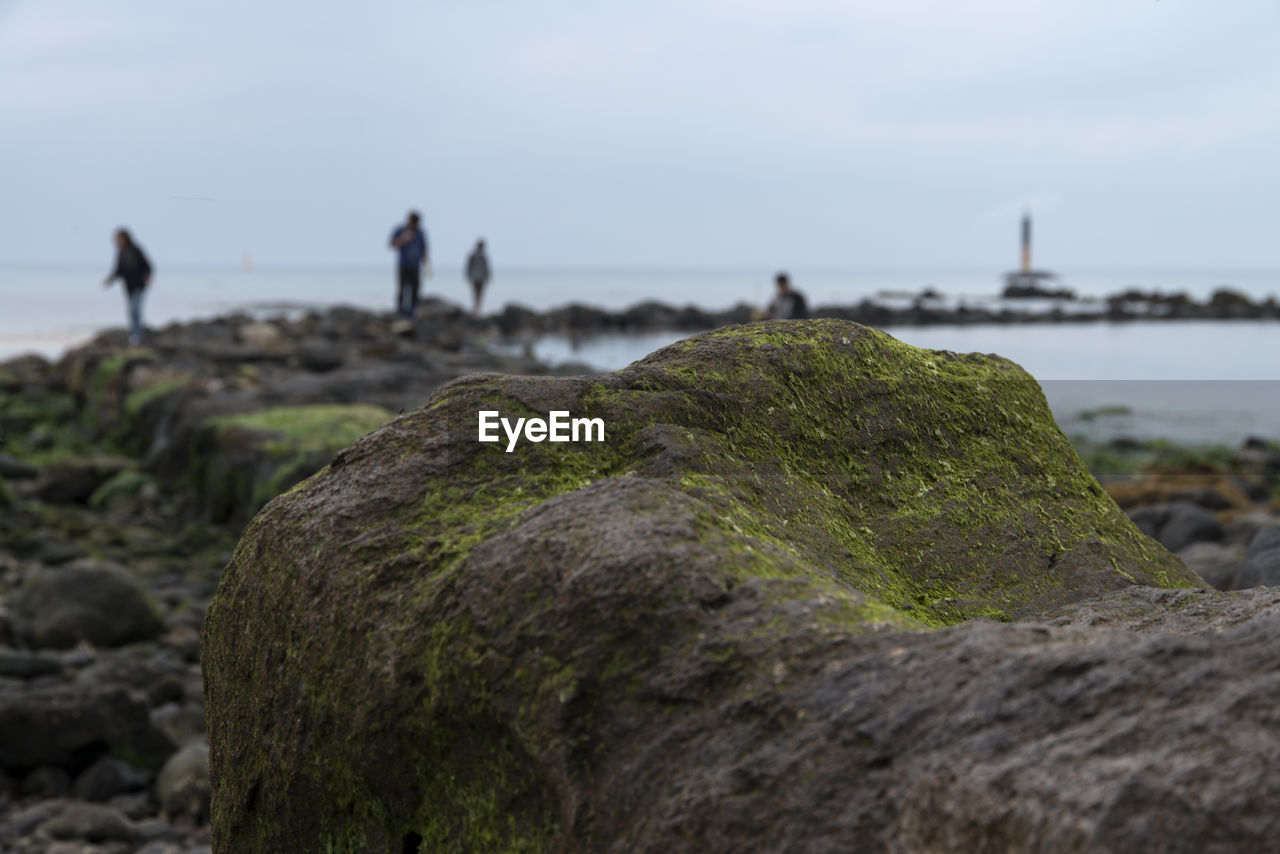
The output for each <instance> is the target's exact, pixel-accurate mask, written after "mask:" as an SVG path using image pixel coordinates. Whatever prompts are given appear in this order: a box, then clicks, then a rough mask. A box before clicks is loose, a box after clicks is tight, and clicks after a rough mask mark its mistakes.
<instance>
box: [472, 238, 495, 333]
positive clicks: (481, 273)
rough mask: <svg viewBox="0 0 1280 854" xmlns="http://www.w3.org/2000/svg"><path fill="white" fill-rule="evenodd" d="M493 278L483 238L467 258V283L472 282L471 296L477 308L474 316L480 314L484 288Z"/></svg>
mask: <svg viewBox="0 0 1280 854" xmlns="http://www.w3.org/2000/svg"><path fill="white" fill-rule="evenodd" d="M491 276H492V274H491V273H490V271H489V256H488V255H486V254H485V251H484V239H483V238H481V239H480V240H477V241H476V248H475V249H472V250H471V254H470V255H468V256H467V281H469V282H471V295H472V297H474V299H475V306H474V307H473V308H472V309H471V313H472V314H473V315H477V316H478V315H479V314H480V299H481V298H482V297H483V296H484V287H485V285H487V284H489V279H490V277H491Z"/></svg>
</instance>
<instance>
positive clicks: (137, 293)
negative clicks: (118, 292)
mask: <svg viewBox="0 0 1280 854" xmlns="http://www.w3.org/2000/svg"><path fill="white" fill-rule="evenodd" d="M113 239H114V240H115V244H116V266H115V269H113V270H112V271H111V273H110V275H108V276H107V277H106V278H105V279H103V280H102V286H103V287H104V288H109V287H111V283H112V282H114V281H115V280H116V279H121V280H123V281H124V294H125V300H126V306H127V308H128V312H129V345H130V346H131V347H136V346H138V345H139V344H141V343H142V332H143V328H142V298H143V296H144V295H145V294H146V292H147V286H148V285H150V284H151V262H150V261H149V260H147V256H146V253H144V252H143V251H142V247H141V246H139V245H138V244H136V243H134V242H133V236H132V235H130V234H129V231H128V230H127V229H124V228H117V229H116V233H115V236H114V238H113Z"/></svg>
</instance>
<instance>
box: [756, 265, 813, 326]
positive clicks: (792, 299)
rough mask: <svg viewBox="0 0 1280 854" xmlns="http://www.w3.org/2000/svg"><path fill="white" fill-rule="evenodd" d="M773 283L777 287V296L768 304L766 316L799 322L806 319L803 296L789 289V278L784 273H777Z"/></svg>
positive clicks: (807, 312) (806, 309) (805, 306)
mask: <svg viewBox="0 0 1280 854" xmlns="http://www.w3.org/2000/svg"><path fill="white" fill-rule="evenodd" d="M773 281H774V284H776V285H777V287H778V294H777V296H775V297H774V298H773V302H772V303H770V304H769V311H768V314H767V315H766V316H767V317H772V318H775V319H777V320H799V319H801V318H805V317H808V316H809V306H808V304H807V303H806V302H805V299H804V294H802V293H800V292H799V291H797V290H796V289H795V288H793V287H791V279H790V277H789V276H787V274H786V273H779V274H778V275H777V276H775V277H774V280H773Z"/></svg>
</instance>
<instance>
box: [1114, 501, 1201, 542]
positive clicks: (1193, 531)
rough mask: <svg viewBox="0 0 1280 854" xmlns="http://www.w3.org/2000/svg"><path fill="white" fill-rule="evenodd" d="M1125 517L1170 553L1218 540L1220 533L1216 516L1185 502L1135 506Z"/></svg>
mask: <svg viewBox="0 0 1280 854" xmlns="http://www.w3.org/2000/svg"><path fill="white" fill-rule="evenodd" d="M1128 514H1129V518H1130V519H1132V520H1133V523H1134V524H1135V525H1137V526H1138V528H1139V529H1140V530H1141V531H1142V532H1143V533H1144V534H1146V535H1147V536H1149V537H1152V538H1154V539H1156V540H1159V542H1160V544H1161V545H1163V546H1164V547H1165V548H1167V549H1168V550H1169V551H1172V552H1176V551H1180V550H1182V549H1184V548H1186V547H1187V546H1189V545H1191V544H1192V543H1197V542H1203V541H1207V540H1221V539H1222V537H1223V534H1224V531H1223V528H1222V523H1221V522H1219V521H1218V519H1217V517H1216V516H1214V515H1213V514H1212V513H1210V512H1209V511H1208V510H1205V509H1204V508H1203V507H1199V506H1197V505H1195V504H1192V503H1191V502H1188V501H1172V502H1169V503H1167V504H1151V505H1148V506H1145V507H1135V508H1133V509H1132V510H1129V511H1128Z"/></svg>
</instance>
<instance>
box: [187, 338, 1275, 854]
mask: <svg viewBox="0 0 1280 854" xmlns="http://www.w3.org/2000/svg"><path fill="white" fill-rule="evenodd" d="M478 409H497V410H500V411H501V412H502V413H503V415H506V416H510V417H516V416H530V415H540V416H545V415H546V414H547V412H548V411H549V410H552V409H557V410H560V409H563V410H569V411H571V412H572V413H573V414H574V415H575V416H585V417H600V418H603V419H604V422H605V424H606V425H607V428H606V429H607V437H606V438H607V440H606V442H604V443H600V444H577V445H550V444H547V443H542V444H525V445H523V446H520V447H518V448H516V449H515V451H514V452H513V453H505V452H504V450H503V448H502V447H500V446H498V445H489V444H480V443H478V442H477V441H476V412H477V410H478ZM1135 583H1141V584H1147V585H1158V586H1160V587H1177V586H1191V585H1197V586H1198V585H1200V583H1201V582H1200V581H1199V579H1198V578H1196V577H1195V576H1194V575H1193V574H1192V573H1190V572H1189V571H1188V570H1186V568H1185V567H1184V566H1183V565H1182V564H1181V563H1180V562H1178V561H1177V559H1176V558H1174V557H1173V556H1172V555H1170V554H1169V553H1168V552H1166V551H1164V550H1163V549H1162V548H1160V547H1159V546H1158V545H1157V544H1155V543H1154V542H1152V541H1151V540H1149V539H1148V538H1146V537H1145V536H1143V535H1142V534H1140V533H1139V532H1138V531H1137V530H1136V529H1135V528H1134V527H1133V526H1132V524H1131V523H1130V522H1129V521H1128V520H1127V518H1125V516H1124V515H1123V513H1121V512H1120V510H1119V509H1118V508H1117V507H1116V505H1115V504H1114V503H1113V502H1112V501H1111V500H1110V499H1109V498H1107V497H1106V496H1105V495H1104V494H1103V493H1102V492H1101V490H1100V488H1099V487H1098V486H1097V483H1096V482H1095V481H1094V480H1093V478H1092V477H1090V476H1089V475H1088V473H1087V472H1086V471H1085V470H1084V468H1083V466H1081V465H1080V463H1079V461H1078V459H1077V457H1076V455H1075V453H1074V451H1073V450H1072V449H1071V447H1070V445H1069V444H1068V443H1067V442H1066V440H1065V439H1064V438H1063V436H1062V434H1061V433H1060V431H1058V429H1057V428H1056V426H1055V425H1054V423H1053V421H1052V418H1051V417H1050V415H1049V413H1048V410H1047V407H1046V406H1045V403H1044V399H1043V396H1042V395H1041V393H1040V391H1039V388H1038V386H1036V384H1035V382H1034V381H1033V380H1032V379H1031V378H1030V377H1029V376H1027V375H1026V374H1025V373H1024V372H1022V371H1021V370H1020V369H1018V368H1017V367H1016V366H1014V365H1012V364H1010V363H1008V362H1006V361H1003V360H1000V359H997V358H994V357H985V356H977V355H968V356H960V355H956V354H951V353H935V352H930V351H921V350H916V349H914V348H910V347H906V346H905V345H902V344H899V343H898V342H896V341H894V340H893V339H891V338H889V337H888V336H885V335H883V334H880V333H875V332H872V331H870V330H867V329H864V328H861V327H857V326H855V325H852V324H847V323H839V322H833V321H813V322H802V323H770V324H761V325H756V326H752V327H744V328H734V329H727V330H723V331H720V332H716V333H711V334H708V335H703V336H698V337H696V338H693V339H689V340H688V341H685V342H681V343H680V344H677V345H674V346H673V347H670V348H667V349H665V350H662V351H659V352H658V353H656V354H654V355H653V356H650V357H649V358H647V359H645V360H642V361H641V362H638V363H636V364H635V365H633V366H631V367H630V368H628V369H626V370H624V371H621V372H619V373H617V374H613V375H610V376H606V377H602V378H599V379H551V378H527V377H526V378H517V377H500V376H494V375H490V376H480V377H472V378H467V379H464V380H461V381H458V382H455V383H452V384H450V385H448V386H446V387H444V388H442V389H440V390H439V391H438V392H437V393H436V394H435V395H434V396H433V398H432V400H431V401H430V402H429V404H428V405H427V406H425V407H424V408H422V409H419V410H417V411H415V412H414V413H411V414H410V415H407V416H404V417H402V418H399V419H397V420H395V421H393V422H392V423H390V424H388V425H387V426H385V427H383V428H382V429H380V430H379V431H377V432H376V433H374V434H373V435H371V436H369V437H366V438H365V439H363V440H361V441H359V442H357V443H356V444H355V445H353V446H352V447H351V448H349V449H347V450H346V451H343V452H342V453H340V454H339V455H338V456H337V457H336V458H335V459H334V461H333V463H332V464H331V465H330V466H329V467H328V468H327V469H326V470H324V471H322V472H321V473H320V474H319V475H317V476H316V477H315V478H313V479H312V480H310V481H308V482H307V483H306V484H305V485H304V486H302V487H300V488H298V489H295V490H292V491H291V492H289V493H287V494H286V495H284V496H281V497H280V498H278V499H277V500H275V501H274V502H273V503H272V504H270V505H269V506H268V507H267V509H266V510H265V511H264V512H263V513H262V514H260V515H259V517H258V518H257V519H256V520H255V521H254V522H253V523H252V524H251V525H250V528H249V529H248V531H247V532H246V534H245V537H244V539H243V540H242V542H241V544H240V547H239V548H238V549H237V552H236V554H235V556H234V558H233V560H232V562H231V564H230V566H229V567H228V570H227V572H226V573H225V575H224V577H223V581H222V584H221V586H220V588H219V592H218V595H217V597H216V598H215V599H214V602H213V603H212V604H211V606H210V609H209V612H208V616H207V619H206V622H205V628H204V653H203V665H204V676H205V681H206V695H207V697H208V700H209V706H208V710H209V726H210V743H211V764H212V777H213V786H214V791H213V798H214V833H215V846H216V847H217V848H218V850H221V851H237V852H238V851H273V850H281V849H283V848H291V847H300V848H304V849H307V850H333V851H366V850H371V851H381V850H386V851H407V850H422V851H434V850H529V851H535V850H550V851H559V850H582V851H610V850H618V851H621V850H627V851H641V850H643V851H658V850H662V851H732V850H796V851H805V850H812V851H818V850H848V849H850V848H851V847H856V848H860V849H864V850H887V849H890V848H893V847H894V846H897V850H956V851H960V850H964V851H982V850H989V851H1005V850H1011V849H1016V848H1025V849H1037V848H1038V849H1040V850H1099V851H1100V850H1117V851H1119V850H1133V847H1132V844H1133V842H1134V840H1137V839H1139V838H1140V837H1141V835H1142V834H1143V833H1147V832H1157V831H1160V832H1163V831H1161V825H1160V821H1158V819H1160V818H1162V817H1163V816H1164V815H1165V813H1168V812H1171V811H1176V812H1177V814H1178V816H1179V820H1180V821H1181V822H1182V823H1181V824H1180V825H1176V826H1174V825H1171V826H1173V827H1178V828H1185V827H1186V826H1187V823H1188V822H1196V821H1199V822H1202V823H1205V822H1207V823H1208V824H1206V826H1210V825H1212V827H1213V828H1218V825H1217V824H1214V822H1218V821H1220V820H1221V819H1223V818H1225V817H1226V816H1225V815H1217V816H1216V817H1215V815H1214V810H1215V809H1221V810H1225V809H1227V808H1228V807H1230V808H1231V809H1237V810H1243V811H1248V809H1249V807H1248V804H1252V803H1255V802H1256V803H1262V802H1264V801H1265V799H1266V797H1268V796H1270V794H1274V792H1272V790H1271V789H1269V788H1267V787H1268V785H1270V784H1268V783H1267V781H1266V780H1265V774H1264V773H1263V772H1264V765H1263V763H1258V764H1257V765H1256V767H1255V766H1254V765H1247V767H1246V766H1245V765H1239V764H1237V766H1236V767H1235V768H1232V769H1229V768H1228V763H1224V761H1223V758H1224V756H1226V755H1227V754H1231V755H1234V753H1233V751H1234V750H1236V749H1237V748H1238V747H1239V745H1237V744H1234V743H1230V742H1228V741H1224V740H1223V739H1222V738H1221V737H1219V736H1216V735H1214V736H1211V735H1210V734H1209V733H1208V732H1207V731H1203V730H1200V729H1197V727H1196V725H1195V724H1196V719H1195V715H1196V714H1207V713H1208V712H1209V711H1210V709H1208V708H1207V707H1206V706H1205V705H1203V704H1212V705H1213V706H1214V710H1216V711H1221V710H1222V709H1221V708H1218V707H1222V706H1223V705H1224V704H1227V703H1229V702H1230V701H1229V698H1228V697H1227V696H1226V695H1225V694H1224V693H1223V687H1224V686H1225V685H1226V684H1228V682H1229V680H1234V679H1236V678H1238V676H1239V672H1240V671H1244V670H1247V669H1248V668H1250V667H1254V666H1258V662H1255V661H1254V660H1253V659H1249V660H1247V661H1246V660H1243V659H1242V660H1241V661H1240V662H1238V663H1237V664H1236V665H1234V666H1233V667H1227V666H1219V667H1218V669H1216V670H1215V669H1214V667H1211V666H1206V667H1204V668H1202V670H1203V672H1202V673H1200V674H1199V678H1198V679H1196V680H1191V679H1189V678H1182V677H1179V678H1177V679H1175V678H1174V677H1175V676H1176V675H1177V674H1178V673H1179V672H1180V668H1181V667H1182V666H1183V663H1184V661H1185V660H1186V659H1180V658H1179V654H1177V653H1170V652H1169V645H1168V644H1167V643H1166V642H1165V641H1163V640H1152V641H1150V642H1143V643H1134V641H1133V640H1132V638H1131V636H1130V634H1127V633H1125V632H1124V631H1121V630H1116V631H1115V632H1114V633H1113V635H1112V636H1109V637H1107V638H1096V639H1095V638H1094V637H1093V635H1092V634H1091V633H1092V632H1094V631H1095V630H1093V629H1087V628H1081V627H1078V626H1064V627H1062V628H1046V627H1043V626H1042V627H1027V626H1021V625H1014V626H1008V625H995V624H991V623H987V622H970V623H967V624H965V625H962V626H957V627H955V628H950V629H944V630H942V631H938V632H928V631H925V628H926V626H928V625H933V626H946V625H949V624H955V623H958V622H961V621H964V620H971V619H973V618H983V617H986V618H994V619H996V620H1009V619H1012V618H1018V617H1027V616H1031V615H1036V614H1040V613H1043V612H1046V611H1051V610H1053V609H1055V608H1061V607H1062V606H1065V605H1068V604H1070V603H1079V602H1081V601H1084V600H1088V599H1090V598H1092V597H1097V596H1103V597H1106V596H1107V595H1108V594H1110V595H1113V596H1114V595H1120V594H1117V593H1116V591H1120V590H1123V589H1124V588H1126V587H1128V586H1130V585H1132V584H1135ZM1103 601H1109V600H1106V599H1105V598H1104V600H1103ZM1135 607H1140V608H1142V609H1147V610H1150V609H1161V608H1167V607H1169V606H1168V605H1166V604H1159V603H1154V604H1153V603H1152V602H1150V601H1147V600H1142V601H1141V603H1140V605H1139V606H1135ZM1197 643H1200V646H1197V647H1195V649H1197V650H1203V651H1202V652H1199V653H1197V654H1202V655H1203V656H1205V657H1206V658H1207V659H1213V658H1214V656H1216V655H1219V653H1217V652H1215V651H1214V650H1217V649H1219V648H1220V646H1221V645H1222V644H1225V643H1227V640H1225V639H1224V638H1216V637H1214V638H1210V639H1208V640H1205V641H1202V642H1197ZM1184 646H1185V644H1184ZM1261 648H1262V647H1261V645H1258V646H1256V647H1254V648H1253V653H1250V654H1257V655H1260V654H1261ZM1111 658H1115V659H1116V660H1117V663H1116V664H1115V666H1114V668H1112V667H1111V666H1110V664H1109V663H1108V662H1109V660H1110V659H1111ZM1103 665H1105V666H1103ZM1126 680H1127V681H1126ZM1206 684H1207V685H1209V686H1210V687H1214V688H1216V689H1217V690H1216V693H1215V692H1214V691H1213V690H1210V688H1206ZM1232 684H1234V683H1232ZM1162 691H1163V692H1165V693H1164V696H1161V695H1160V694H1161V692H1162ZM1201 692H1203V693H1201ZM1170 694H1173V695H1179V696H1181V699H1182V700H1183V701H1184V702H1183V703H1182V704H1181V705H1179V706H1178V707H1176V708H1173V707H1171V706H1169V705H1167V704H1168V703H1169V698H1170ZM1120 699H1123V702H1119V700H1120ZM1195 700H1200V701H1203V704H1202V705H1201V706H1198V707H1197V706H1196V705H1195V703H1194V702H1193V701H1195ZM1113 703H1115V705H1114V707H1113V705H1112V704H1113ZM1171 708H1172V709H1173V710H1172V711H1170V709H1171ZM1178 715H1186V716H1187V717H1185V718H1183V717H1178ZM1093 720H1101V721H1102V722H1103V724H1105V726H1103V727H1102V728H1101V729H1098V728H1097V727H1095V725H1094V723H1093V722H1092V721H1093ZM1072 727H1078V728H1079V729H1078V731H1077V730H1072ZM1170 728H1172V731H1173V732H1176V734H1177V738H1179V739H1182V740H1183V742H1184V743H1183V744H1181V745H1178V744H1177V743H1176V739H1170V738H1169V737H1168V734H1169V732H1170ZM1064 730H1066V731H1067V732H1074V733H1075V735H1074V738H1073V739H1067V740H1065V741H1064V740H1063V732H1064ZM1250 733H1252V731H1250ZM1126 734H1127V736H1128V737H1129V738H1131V739H1133V740H1134V741H1133V743H1134V744H1136V745H1138V747H1137V748H1135V749H1136V751H1137V752H1135V753H1133V754H1132V755H1130V754H1129V753H1126V750H1128V747H1127V744H1128V742H1126V741H1125V740H1124V739H1125V736H1126ZM1266 735H1267V733H1265V732H1264V733H1260V734H1258V735H1257V736H1256V737H1257V738H1258V739H1259V746H1260V747H1263V748H1265V749H1270V743H1271V742H1270V738H1269V736H1267V737H1266V738H1263V736H1266ZM1253 737H1255V736H1254V735H1252V734H1248V735H1246V734H1242V735H1241V736H1240V738H1241V739H1246V738H1253ZM1196 739H1199V742H1196ZM1193 742H1194V743H1193ZM1188 749H1190V751H1191V753H1190V754H1187V753H1186V752H1185V751H1187V750H1188ZM1055 751H1065V752H1064V753H1062V756H1063V763H1064V764H1063V767H1061V768H1059V767H1058V764H1057V761H1056V756H1057V755H1058V754H1057V753H1055ZM1117 757H1119V759H1117ZM1126 757H1127V758H1126ZM1246 760H1247V762H1255V761H1256V756H1253V757H1246V759H1242V760H1240V761H1241V762H1245V761H1246ZM1179 763H1181V764H1179ZM1228 770H1230V771H1232V772H1233V774H1231V775H1230V776H1227V774H1228ZM1171 771H1180V772H1185V773H1182V775H1181V776H1179V775H1178V774H1173V773H1170V772H1171ZM1206 775H1207V776H1206ZM1278 776H1280V775H1278ZM1201 778H1204V779H1209V778H1212V780H1213V781H1214V783H1213V786H1212V787H1209V789H1208V790H1203V788H1202V789H1201V790H1198V791H1197V793H1196V795H1195V797H1196V798H1197V800H1196V803H1197V804H1201V805H1204V804H1207V805H1208V806H1209V808H1210V809H1209V810H1208V812H1207V813H1205V814H1204V815H1199V816H1198V817H1197V816H1193V817H1191V818H1188V817H1187V816H1186V815H1183V809H1184V804H1183V801H1179V800H1178V799H1177V798H1182V799H1183V800H1185V799H1186V798H1189V797H1191V795H1190V794H1187V793H1185V792H1184V791H1183V788H1184V787H1185V786H1187V785H1190V783H1191V782H1193V781H1197V780H1200V779H1201ZM1214 787H1216V788H1214ZM1174 795H1177V798H1174V797H1173V796H1174ZM1161 798H1167V799H1169V802H1170V803H1172V804H1176V805H1177V808H1176V810H1175V807H1174V806H1168V805H1164V802H1162V801H1161ZM996 807H998V808H996ZM1148 807H1150V810H1149V812H1150V814H1151V815H1152V816H1155V819H1157V820H1155V823H1154V824H1152V825H1151V827H1150V828H1148V827H1147V826H1146V825H1143V826H1142V827H1135V826H1132V825H1131V824H1127V823H1126V821H1128V820H1129V819H1130V818H1132V817H1134V816H1137V817H1139V818H1141V817H1142V814H1143V813H1142V811H1143V810H1144V809H1147V808H1148ZM1205 816H1208V817H1205ZM1264 825H1265V827H1263V826H1264ZM1270 827H1271V824H1270V819H1266V820H1265V821H1264V820H1262V819H1259V820H1258V822H1257V823H1255V824H1254V825H1247V824H1246V825H1243V829H1242V830H1241V829H1238V828H1236V827H1235V826H1234V825H1233V826H1232V828H1231V829H1230V831H1227V830H1222V829H1217V830H1214V832H1222V833H1226V832H1230V833H1246V834H1248V833H1253V834H1256V833H1258V832H1260V831H1259V828H1263V829H1269V828H1270ZM1152 828H1154V829H1152ZM1249 838H1258V837H1257V836H1251V837H1249ZM1162 839H1163V837H1162ZM1175 841H1177V840H1175ZM903 846H905V848H904V847H903ZM1108 846H1110V847H1108ZM1126 846H1128V847H1126ZM1169 850H1179V849H1176V847H1175V848H1171V849H1169ZM1182 850H1186V849H1182ZM1196 850H1205V849H1196Z"/></svg>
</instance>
